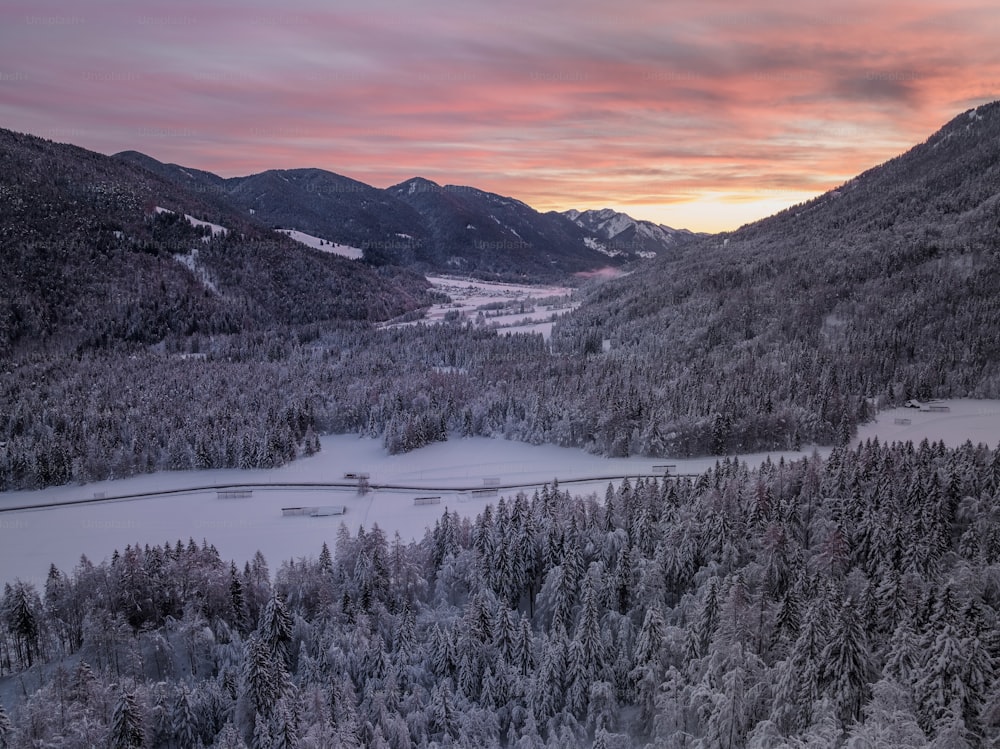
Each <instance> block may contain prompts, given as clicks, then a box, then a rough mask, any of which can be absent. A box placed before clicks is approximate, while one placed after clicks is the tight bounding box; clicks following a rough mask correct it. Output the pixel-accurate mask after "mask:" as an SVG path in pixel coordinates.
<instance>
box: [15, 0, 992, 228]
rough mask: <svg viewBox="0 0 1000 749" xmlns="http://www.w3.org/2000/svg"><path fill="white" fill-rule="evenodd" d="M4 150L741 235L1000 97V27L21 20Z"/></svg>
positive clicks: (501, 12) (820, 19)
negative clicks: (439, 188) (322, 173)
mask: <svg viewBox="0 0 1000 749" xmlns="http://www.w3.org/2000/svg"><path fill="white" fill-rule="evenodd" d="M3 16H4V23H3V24H2V26H0V126H3V127H7V128H11V129H14V130H18V131H23V132H30V133H33V134H35V135H40V136H43V137H46V138H51V139H53V140H57V141H63V142H70V143H74V144H76V145H80V146H83V147H85V148H90V149H94V150H97V151H101V152H103V153H114V152H117V151H121V150H127V149H134V150H138V151H142V152H143V153H146V154H148V155H150V156H153V157H154V158H157V159H159V160H161V161H166V162H174V163H179V164H182V165H185V166H190V167H195V168H199V169H206V170H210V171H213V172H216V173H219V174H221V175H223V176H236V175H244V174H249V173H253V172H257V171H262V170H265V169H272V168H294V167H320V168H323V169H328V170H330V171H334V172H337V173H339V174H343V175H345V176H348V177H352V178H354V179H358V180H361V181H364V182H367V183H369V184H372V185H375V186H378V187H386V186H389V185H391V184H395V183H398V182H401V181H403V180H405V179H407V178H409V177H412V176H415V175H419V176H423V177H426V178H428V179H432V180H435V181H437V182H439V183H442V184H445V183H447V184H466V185H474V186H476V187H479V188H482V189H485V190H489V191H492V192H498V193H501V194H505V195H511V196H514V197H516V198H518V199H520V200H522V201H524V202H526V203H529V204H530V205H532V206H534V207H535V208H538V209H540V210H547V209H560V210H562V209H568V208H578V209H586V208H603V207H613V208H617V209H619V210H624V211H626V212H628V213H630V214H632V215H633V216H635V217H637V218H646V219H651V220H655V221H659V222H662V223H665V224H669V225H671V226H675V227H686V228H690V229H694V230H699V231H720V230H727V229H733V228H736V227H737V226H739V225H740V224H742V223H745V222H748V221H751V220H754V219H756V218H760V217H763V216H766V215H769V214H771V213H773V212H775V211H777V210H780V209H781V208H784V207H787V206H788V205H791V204H794V203H798V202H801V201H803V200H806V199H808V198H810V197H812V196H814V195H816V194H818V193H820V192H823V191H825V190H828V189H830V188H833V187H835V186H836V185H838V184H840V183H841V182H843V181H844V180H846V179H848V178H850V177H851V176H853V175H855V174H856V173H858V172H861V171H863V170H865V169H867V168H870V167H872V166H875V165H876V164H879V163H881V162H883V161H885V160H886V159H888V158H891V157H892V156H895V155H897V154H899V153H901V152H902V151H904V150H906V149H907V148H909V147H910V146H912V145H914V144H916V143H918V142H920V141H922V140H924V139H925V138H926V137H927V136H929V135H930V134H931V133H932V132H933V131H934V130H936V129H937V128H938V127H940V126H941V125H943V124H944V123H945V122H946V121H948V120H949V119H951V118H952V117H954V116H955V115H957V114H958V113H960V112H961V111H963V110H964V109H967V108H969V107H973V106H976V105H978V104H981V103H984V102H987V101H991V100H993V99H996V98H1000V45H998V44H997V42H996V40H997V39H1000V9H998V7H997V5H996V3H995V2H994V0H956V1H955V2H951V3H940V2H936V3H932V2H925V1H922V0H911V1H910V2H906V3H902V2H875V3H871V2H857V1H854V0H834V1H833V2H813V1H812V0H806V1H805V2H799V3H795V4H788V3H786V2H777V1H772V0H766V1H762V2H752V3H746V4H744V3H736V2H721V1H718V0H716V1H712V0H708V1H702V2H697V3H695V2H681V3H654V2H632V1H631V0H625V1H624V2H618V3H594V2H589V1H587V0H584V1H583V2H569V1H568V0H556V1H555V2H538V1H537V0H536V1H535V2H521V1H520V0H515V1H513V2H506V3H502V4H484V3H468V2H458V1H457V0H444V1H443V2H436V3H415V2H407V1H391V2H390V1H384V0H372V1H371V2H365V3H354V2H347V3H330V2H327V1H326V0H323V1H320V0H292V1H291V2H290V3H287V4H284V5H276V4H267V3H263V2H260V1H259V0H249V1H246V2H240V3H228V2H211V1H210V2H207V3H203V2H192V1H191V0H175V1H174V2H170V3H166V2H161V1H160V0H149V1H148V2H142V3H122V2H112V1H111V0H93V1H92V2H87V3H68V2H55V1H54V0H41V1H40V2H39V1H38V0H32V1H31V2H27V1H26V0H13V1H11V2H7V3H6V4H5V7H4V11H3Z"/></svg>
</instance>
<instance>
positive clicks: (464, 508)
mask: <svg viewBox="0 0 1000 749" xmlns="http://www.w3.org/2000/svg"><path fill="white" fill-rule="evenodd" d="M940 405H942V406H947V407H948V408H949V409H950V410H949V411H947V412H940V411H937V412H925V411H918V410H916V409H908V408H901V409H894V410H891V411H884V412H882V413H880V414H879V416H878V420H877V421H876V422H873V423H871V424H867V425H865V426H863V427H862V428H861V429H860V430H859V434H858V438H857V439H859V440H865V439H869V438H875V437H877V438H878V439H879V440H882V441H889V442H892V441H907V440H912V441H914V442H919V441H920V440H922V439H924V438H927V439H930V440H932V441H936V440H944V442H945V443H946V444H948V445H949V446H956V445H959V444H961V443H963V442H965V441H966V440H967V439H968V440H971V441H972V442H973V443H979V442H983V443H985V444H987V445H989V446H991V447H994V446H996V445H997V443H998V442H1000V402H998V401H975V400H954V401H947V402H942V403H941V404H940ZM907 420H909V421H908V423H907ZM322 446H323V449H322V451H321V452H320V453H319V454H318V455H315V456H313V457H311V458H306V459H303V460H298V461H295V462H294V463H291V464H289V465H287V466H283V467H282V468H279V469H274V470H267V471H242V470H215V471H186V472H177V473H157V474H151V475H147V476H137V477H134V478H129V479H121V480H116V481H104V482H99V483H95V484H90V485H86V486H61V487H53V488H49V489H44V490H40V491H19V492H6V493H3V494H0V582H10V581H13V580H14V579H16V578H20V579H23V580H26V581H31V582H34V583H36V584H37V585H39V586H41V585H42V583H43V582H44V580H45V576H46V574H47V572H48V568H49V564H51V563H54V564H55V565H56V566H57V567H59V568H60V569H62V570H63V571H68V570H70V569H72V568H73V567H74V566H75V565H76V563H77V562H78V561H79V559H80V555H81V554H86V555H87V556H88V557H89V558H90V559H91V560H92V561H94V562H98V561H100V560H101V559H103V558H105V557H106V556H107V555H108V554H110V552H111V551H112V550H113V549H116V548H117V549H123V548H124V547H125V545H126V544H135V543H139V544H154V543H156V544H159V543H163V542H165V541H169V542H171V543H173V542H176V540H177V539H182V540H185V541H186V540H187V539H188V538H194V539H195V540H196V541H198V542H199V543H200V542H201V540H202V539H205V540H207V541H208V542H209V543H212V544H214V545H215V546H216V548H217V549H218V550H219V553H220V554H221V555H222V557H223V558H224V559H233V560H235V561H236V563H237V564H238V565H240V566H242V564H243V562H244V561H245V560H247V559H249V558H250V557H252V556H253V554H254V553H255V552H256V551H257V550H260V551H261V552H262V553H263V554H264V556H265V557H266V558H267V560H268V562H269V563H271V564H272V566H276V565H277V563H278V562H279V561H280V560H282V559H291V558H300V557H305V556H309V557H315V556H316V555H317V554H318V553H319V550H320V547H321V546H322V544H323V542H324V541H326V542H328V543H330V544H331V545H332V543H333V541H334V539H335V536H336V532H337V528H338V527H339V526H340V524H341V523H342V522H343V523H346V524H347V526H348V527H349V528H350V529H351V530H352V531H357V528H358V526H362V525H363V526H365V527H370V526H371V525H373V524H374V523H378V524H379V526H380V527H381V528H383V529H384V530H385V531H386V533H387V534H388V535H389V536H390V537H392V535H393V534H395V533H397V532H398V533H399V534H400V535H401V536H402V537H403V538H404V539H405V540H408V539H419V538H421V537H422V536H423V534H424V531H425V529H426V528H428V527H430V526H433V524H434V522H435V520H436V519H437V518H439V517H440V516H441V513H442V512H443V511H444V509H445V508H446V507H447V508H448V509H450V510H454V511H457V512H458V513H459V514H461V515H463V516H469V517H474V516H475V515H476V514H477V513H479V512H481V511H482V509H483V508H484V507H485V506H486V505H487V504H488V503H491V502H496V501H497V496H495V495H494V496H490V495H489V494H488V493H487V492H480V493H472V492H470V491H466V490H462V488H468V487H487V486H488V485H491V484H494V483H496V482H499V483H501V484H503V485H514V484H517V485H524V487H525V488H524V491H526V492H529V493H530V492H531V491H533V488H534V487H536V486H537V487H540V486H542V485H543V484H545V483H550V482H552V480H553V479H558V480H559V481H560V482H568V481H572V480H577V479H580V478H586V477H593V476H602V477H608V476H640V475H642V476H650V475H654V474H655V473H657V471H656V470H655V468H654V467H655V466H659V465H662V464H671V465H674V466H676V467H675V468H674V469H672V472H676V473H681V474H684V473H700V472H701V471H703V470H705V469H706V468H708V467H709V466H711V465H713V464H714V463H715V461H716V458H714V457H711V458H698V459H694V460H674V459H662V460H659V459H653V458H602V457H599V456H594V455H590V454H588V453H586V452H584V451H582V450H577V449H568V448H560V447H555V446H552V445H541V446H532V445H527V444H524V443H520V442H508V441H505V440H490V439H485V438H472V439H459V440H453V441H449V442H445V443H438V444H435V445H430V446H428V447H425V448H423V449H421V450H418V451H415V452H411V453H407V454H403V455H393V456H390V455H387V454H386V453H385V451H384V450H383V448H382V444H381V441H380V440H372V439H360V438H358V437H356V436H353V435H337V436H328V437H325V438H323V439H322ZM812 450H813V448H806V449H805V450H803V451H802V452H785V453H769V454H767V453H761V454H753V455H743V456H740V458H741V459H742V460H744V461H746V462H747V463H748V464H750V465H755V464H758V463H760V462H761V461H763V460H764V459H765V457H767V456H768V455H770V457H771V459H772V460H775V461H776V460H778V459H779V458H780V457H785V458H786V459H796V458H799V457H802V456H804V455H809V454H811V453H812ZM818 451H819V453H820V454H826V453H827V452H829V449H828V448H818ZM346 473H367V474H369V476H370V481H371V483H373V484H406V485H410V486H416V487H433V489H429V488H424V489H419V488H418V489H413V490H378V491H372V492H370V493H368V494H367V495H366V496H358V494H357V492H356V491H355V490H353V489H315V488H310V489H306V488H294V489H293V488H287V487H281V486H278V485H279V484H282V483H301V482H343V481H344V474H346ZM241 483H254V484H269V483H270V484H274V485H275V486H264V487H255V488H254V489H253V493H252V496H250V497H247V498H232V499H220V498H217V492H216V491H215V490H214V489H213V490H200V491H191V492H184V493H179V494H170V495H165V496H159V497H152V498H144V499H134V500H119V501H107V502H98V503H94V504H87V505H74V506H58V507H52V508H47V509H38V510H20V511H12V512H2V510H3V508H9V507H16V506H20V505H25V504H36V503H43V502H53V503H56V502H65V501H73V500H79V499H86V498H93V497H94V496H95V495H98V496H100V495H104V496H107V497H114V496H118V495H123V494H132V493H138V492H155V491H165V490H177V489H184V488H187V487H196V486H210V485H220V484H241ZM608 483H609V482H608V480H607V479H606V478H602V479H600V480H595V481H591V482H583V483H574V484H573V485H572V488H571V491H573V493H575V494H589V493H591V492H595V493H596V494H597V495H598V497H603V496H604V490H605V488H606V486H607V485H608ZM614 483H617V482H614ZM442 487H444V490H442ZM514 493H515V492H514V491H513V490H510V491H506V490H505V491H502V492H501V494H503V495H513V494H514ZM428 495H431V496H438V497H440V503H434V504H426V505H415V504H414V499H415V498H416V497H423V496H428ZM327 505H341V506H344V507H345V508H346V512H345V514H344V515H339V516H329V517H308V516H295V517H283V516H282V513H281V508H283V507H290V506H327Z"/></svg>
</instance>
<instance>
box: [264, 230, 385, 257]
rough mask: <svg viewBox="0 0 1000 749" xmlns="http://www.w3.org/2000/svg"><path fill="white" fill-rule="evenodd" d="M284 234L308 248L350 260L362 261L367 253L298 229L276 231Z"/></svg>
mask: <svg viewBox="0 0 1000 749" xmlns="http://www.w3.org/2000/svg"><path fill="white" fill-rule="evenodd" d="M275 231H279V232H281V233H282V234H284V235H285V236H286V237H291V238H292V239H294V240H295V241H296V242H299V243H301V244H304V245H305V246H306V247H311V248H312V249H314V250H319V251H320V252H329V253H330V254H331V255H340V256H342V257H346V258H350V259H351V260H360V259H361V258H362V257H363V256H364V254H365V251H364V250H361V249H358V248H357V247H351V246H349V245H346V244H337V243H336V242H331V241H329V240H328V239H321V238H320V237H314V236H313V235H312V234H306V233H305V232H304V231H298V230H297V229H275Z"/></svg>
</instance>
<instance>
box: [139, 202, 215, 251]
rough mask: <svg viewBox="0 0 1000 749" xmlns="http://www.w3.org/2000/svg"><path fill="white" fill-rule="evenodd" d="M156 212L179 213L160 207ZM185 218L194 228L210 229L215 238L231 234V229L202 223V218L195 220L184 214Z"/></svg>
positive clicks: (207, 222)
mask: <svg viewBox="0 0 1000 749" xmlns="http://www.w3.org/2000/svg"><path fill="white" fill-rule="evenodd" d="M155 210H156V212H157V213H173V214H176V213H177V211H171V210H170V209H169V208H162V207H160V206H156V208H155ZM184 218H186V219H187V220H188V223H189V224H191V225H192V226H197V227H208V228H209V229H210V230H211V232H212V236H213V237H215V236H220V235H221V236H223V237H224V236H226V235H227V234H228V233H229V229H227V228H226V227H224V226H219V225H218V224H213V223H212V222H211V221H202V220H201V219H200V218H195V217H194V216H190V215H188V214H186V213H185V214H184ZM205 241H206V242H207V241H208V237H205Z"/></svg>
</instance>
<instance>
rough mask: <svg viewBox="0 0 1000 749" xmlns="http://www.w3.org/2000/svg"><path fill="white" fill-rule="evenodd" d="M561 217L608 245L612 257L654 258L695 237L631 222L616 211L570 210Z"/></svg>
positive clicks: (648, 222) (603, 209) (647, 223)
mask: <svg viewBox="0 0 1000 749" xmlns="http://www.w3.org/2000/svg"><path fill="white" fill-rule="evenodd" d="M562 215H563V216H565V217H566V218H568V219H569V220H570V221H572V222H573V223H574V224H576V225H577V226H579V227H582V228H584V229H586V230H588V231H590V232H593V233H594V234H596V235H597V236H598V237H600V238H601V239H602V240H604V241H605V242H606V243H608V246H607V251H608V252H609V253H614V252H615V251H616V250H617V251H618V252H623V251H628V252H632V253H635V254H638V255H640V256H642V257H652V256H654V255H656V254H657V253H659V252H661V251H663V250H665V249H668V248H670V247H673V246H674V245H676V244H677V243H678V242H680V241H682V240H685V239H688V238H690V237H692V236H694V235H693V234H692V232H690V231H688V230H687V229H674V228H672V227H669V226H665V225H663V224H656V223H653V222H652V221H644V220H642V219H636V218H632V217H631V216H629V215H628V214H627V213H622V212H621V211H616V210H614V209H613V208H599V209H591V210H586V211H579V210H575V209H570V210H568V211H563V213H562Z"/></svg>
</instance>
